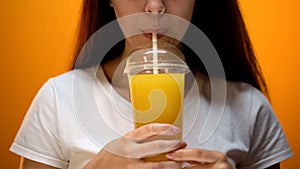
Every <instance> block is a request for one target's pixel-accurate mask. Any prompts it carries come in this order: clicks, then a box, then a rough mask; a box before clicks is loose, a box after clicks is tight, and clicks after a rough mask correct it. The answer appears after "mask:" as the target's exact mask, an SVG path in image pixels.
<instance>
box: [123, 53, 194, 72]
mask: <svg viewBox="0 0 300 169" xmlns="http://www.w3.org/2000/svg"><path fill="white" fill-rule="evenodd" d="M179 56H182V58H183V55H182V54H181V53H178V52H177V55H176V54H175V53H174V52H173V51H172V52H171V51H169V50H165V49H158V50H153V49H152V48H144V49H139V50H135V51H134V52H132V53H131V54H130V55H129V56H128V58H127V61H126V67H125V69H124V73H126V74H127V75H134V74H155V73H188V72H189V67H188V66H187V64H186V63H185V62H184V61H183V60H182V59H181V58H180V57H179Z"/></svg>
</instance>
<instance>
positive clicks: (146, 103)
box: [124, 46, 189, 161]
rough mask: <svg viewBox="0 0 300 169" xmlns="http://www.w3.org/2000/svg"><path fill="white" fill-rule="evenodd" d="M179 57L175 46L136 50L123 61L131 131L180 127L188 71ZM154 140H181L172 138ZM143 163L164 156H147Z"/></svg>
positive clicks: (181, 57) (178, 137)
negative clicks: (154, 125)
mask: <svg viewBox="0 0 300 169" xmlns="http://www.w3.org/2000/svg"><path fill="white" fill-rule="evenodd" d="M183 58H184V57H183V54H182V53H181V52H180V51H179V50H178V49H177V48H175V47H170V46H168V47H164V48H163V49H157V50H153V48H144V49H137V50H135V51H133V52H132V53H131V54H130V55H129V56H128V58H127V62H126V67H125V70H124V73H126V74H127V75H128V79H129V86H130V99H131V103H132V108H133V117H134V125H135V128H138V127H141V126H143V125H146V124H149V123H168V124H173V125H175V126H177V127H179V128H182V113H183V112H182V111H183V105H184V104H183V101H184V77H185V74H186V73H188V72H189V68H188V66H187V64H186V63H185V62H184V61H183ZM157 139H176V140H181V139H182V133H179V134H178V135H176V136H170V137H164V138H161V137H160V138H159V137H158V138H157ZM145 160H146V161H163V160H166V158H165V154H160V155H155V156H152V157H147V158H146V159H145Z"/></svg>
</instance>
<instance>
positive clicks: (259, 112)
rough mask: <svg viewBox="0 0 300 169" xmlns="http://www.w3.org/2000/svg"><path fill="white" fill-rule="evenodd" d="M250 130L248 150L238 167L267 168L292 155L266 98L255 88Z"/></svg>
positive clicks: (249, 168) (247, 168) (248, 168)
mask: <svg viewBox="0 0 300 169" xmlns="http://www.w3.org/2000/svg"><path fill="white" fill-rule="evenodd" d="M250 131H251V133H250V136H251V142H250V150H249V153H248V155H247V158H246V159H244V162H242V163H241V164H240V167H239V168H241V169H258V168H267V167H269V166H272V165H274V164H276V163H279V162H281V161H283V160H285V159H287V158H289V157H291V156H292V155H293V154H292V151H291V149H290V146H289V144H288V142H287V140H286V137H285V135H284V132H283V130H282V127H281V125H280V123H279V121H278V119H277V117H276V116H275V114H274V112H273V110H272V108H271V106H270V104H269V102H268V100H267V99H266V98H265V97H264V95H263V94H262V93H260V92H259V91H258V90H256V89H254V90H253V95H252V106H251V126H250Z"/></svg>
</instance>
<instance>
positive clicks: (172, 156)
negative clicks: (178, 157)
mask: <svg viewBox="0 0 300 169" xmlns="http://www.w3.org/2000/svg"><path fill="white" fill-rule="evenodd" d="M167 158H168V159H173V158H175V154H174V153H169V154H167Z"/></svg>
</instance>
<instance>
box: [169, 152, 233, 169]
mask: <svg viewBox="0 0 300 169" xmlns="http://www.w3.org/2000/svg"><path fill="white" fill-rule="evenodd" d="M167 158H168V159H170V160H173V161H181V162H187V163H189V164H190V165H189V166H187V167H185V168H184V169H235V168H236V167H235V166H234V164H232V162H231V161H230V159H229V158H228V157H227V156H226V155H225V154H223V153H221V152H218V151H213V150H204V149H197V148H187V149H179V150H177V151H174V152H172V153H169V154H167Z"/></svg>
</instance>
